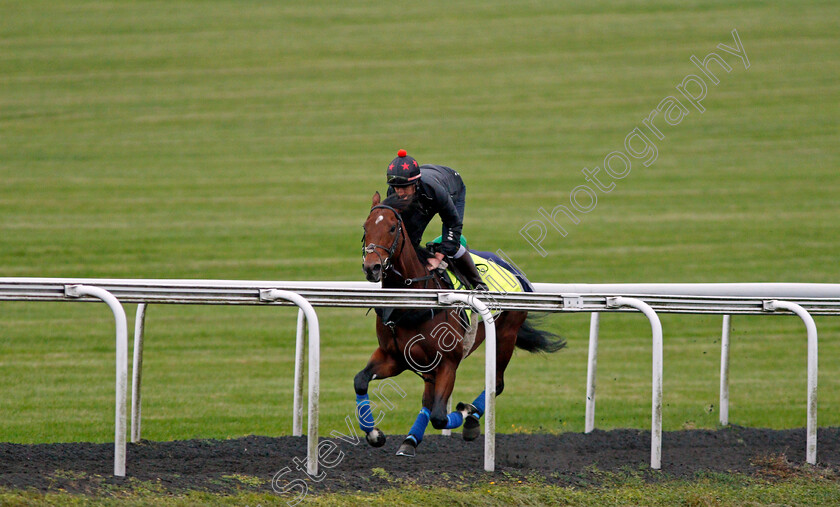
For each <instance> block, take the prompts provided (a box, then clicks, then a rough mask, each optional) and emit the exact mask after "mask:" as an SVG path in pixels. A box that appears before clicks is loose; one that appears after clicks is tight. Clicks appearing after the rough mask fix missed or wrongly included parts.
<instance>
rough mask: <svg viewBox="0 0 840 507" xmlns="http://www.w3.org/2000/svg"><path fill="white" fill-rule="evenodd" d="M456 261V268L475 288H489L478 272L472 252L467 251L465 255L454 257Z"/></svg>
mask: <svg viewBox="0 0 840 507" xmlns="http://www.w3.org/2000/svg"><path fill="white" fill-rule="evenodd" d="M452 260H453V261H454V263H455V269H457V270H458V271H460V272H461V274H462V275H464V277H466V279H467V283H469V284H470V286H471V287H472V288H473V289H475V290H484V291H486V290H488V288H487V284H485V283H484V281H483V280H482V279H481V275H480V274H479V273H478V268H476V267H475V263H474V262H473V260H472V255H470V252H469V251H467V252H465V253H464V255H462V256H460V257H458V258H457V259H454V258H453V259H452Z"/></svg>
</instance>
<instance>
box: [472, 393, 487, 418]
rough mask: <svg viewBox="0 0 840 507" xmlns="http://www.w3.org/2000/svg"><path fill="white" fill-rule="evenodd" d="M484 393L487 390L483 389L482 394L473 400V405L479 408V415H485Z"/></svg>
mask: <svg viewBox="0 0 840 507" xmlns="http://www.w3.org/2000/svg"><path fill="white" fill-rule="evenodd" d="M484 393H485V391H481V394H479V395H478V398H476V399H475V401H473V402H472V404H473V406H474V407H475V408H477V409H478V417H481V416H483V415H484Z"/></svg>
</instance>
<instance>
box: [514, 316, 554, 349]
mask: <svg viewBox="0 0 840 507" xmlns="http://www.w3.org/2000/svg"><path fill="white" fill-rule="evenodd" d="M544 317H545V315H540V316H536V315H532V314H529V315H528V318H527V319H525V322H523V323H522V327H520V328H519V332H518V333H517V334H516V346H517V347H519V348H520V349H523V350H527V351H528V352H531V353H536V352H549V353H551V352H557V351H558V350H560V349H562V348H563V347H565V346H566V340H564V339H563V338H562V337H561V336H559V335H556V334H554V333H552V332H550V331H543V330H541V329H537V328H536V327H534V326H533V324H534V323H537V324H538V323H539V321H541V320H542V319H543V318H544Z"/></svg>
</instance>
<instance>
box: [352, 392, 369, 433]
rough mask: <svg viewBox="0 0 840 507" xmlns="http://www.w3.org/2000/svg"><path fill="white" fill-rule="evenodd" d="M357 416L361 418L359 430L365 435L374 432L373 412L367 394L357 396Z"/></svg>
mask: <svg viewBox="0 0 840 507" xmlns="http://www.w3.org/2000/svg"><path fill="white" fill-rule="evenodd" d="M356 416H357V417H358V418H359V428H361V430H362V431H364V432H365V434H367V433H370V432H371V431H372V430H373V411H372V410H371V409H370V398H368V395H367V394H357V395H356Z"/></svg>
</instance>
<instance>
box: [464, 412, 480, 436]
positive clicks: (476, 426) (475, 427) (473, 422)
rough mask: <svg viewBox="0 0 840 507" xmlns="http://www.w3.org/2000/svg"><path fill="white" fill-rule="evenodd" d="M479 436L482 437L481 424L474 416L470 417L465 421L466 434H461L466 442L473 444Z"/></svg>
mask: <svg viewBox="0 0 840 507" xmlns="http://www.w3.org/2000/svg"><path fill="white" fill-rule="evenodd" d="M479 435H481V424H480V423H479V422H478V419H477V418H476V417H474V416H469V417H467V418H466V419H464V432H463V433H461V436H463V437H464V440H466V441H467V442H472V441H473V440H475V439H476V438H478V436H479Z"/></svg>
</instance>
